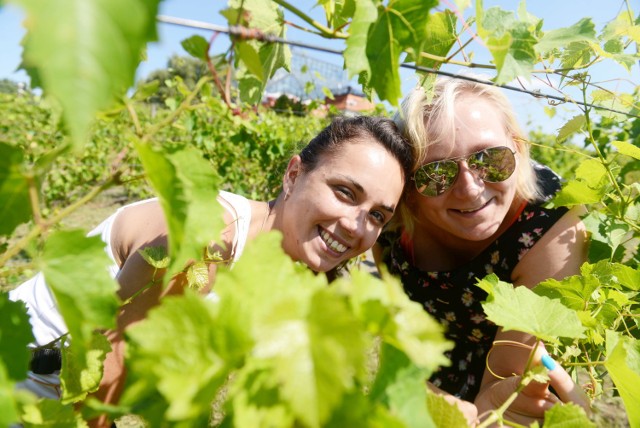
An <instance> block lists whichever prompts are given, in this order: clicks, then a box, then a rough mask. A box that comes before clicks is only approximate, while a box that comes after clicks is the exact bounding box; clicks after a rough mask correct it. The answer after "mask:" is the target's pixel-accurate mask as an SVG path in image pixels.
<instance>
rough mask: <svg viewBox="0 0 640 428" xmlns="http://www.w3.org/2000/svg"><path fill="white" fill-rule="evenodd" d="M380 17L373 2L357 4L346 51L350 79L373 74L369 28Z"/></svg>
mask: <svg viewBox="0 0 640 428" xmlns="http://www.w3.org/2000/svg"><path fill="white" fill-rule="evenodd" d="M377 17H378V9H377V8H376V5H375V3H374V1H373V0H361V1H358V2H357V3H356V10H355V13H354V15H353V19H352V21H351V24H350V25H349V38H348V39H347V42H346V45H347V47H346V49H345V50H344V62H345V66H346V68H347V70H348V71H349V77H353V76H355V75H357V74H361V73H362V72H365V73H367V74H371V67H370V66H369V60H368V59H367V53H366V52H367V50H366V46H367V35H368V34H369V28H370V27H371V25H372V24H373V23H374V22H375V21H376V19H377Z"/></svg>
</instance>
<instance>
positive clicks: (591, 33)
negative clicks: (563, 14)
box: [535, 18, 596, 53]
mask: <svg viewBox="0 0 640 428" xmlns="http://www.w3.org/2000/svg"><path fill="white" fill-rule="evenodd" d="M595 41H596V30H595V24H594V23H593V21H591V18H582V19H581V20H580V21H578V22H576V23H575V24H573V25H572V26H571V27H566V28H558V29H556V30H551V31H547V32H545V33H544V35H543V36H542V37H541V38H540V41H538V43H536V46H535V48H536V51H538V52H539V53H544V52H548V51H550V50H552V49H556V48H561V47H564V46H566V45H569V44H571V43H580V42H595Z"/></svg>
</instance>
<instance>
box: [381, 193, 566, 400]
mask: <svg viewBox="0 0 640 428" xmlns="http://www.w3.org/2000/svg"><path fill="white" fill-rule="evenodd" d="M566 212H567V209H566V208H556V209H547V208H543V207H542V206H540V205H538V204H529V205H527V206H525V208H524V209H523V211H522V212H521V213H520V215H519V216H518V218H517V219H516V221H515V222H514V223H513V224H512V225H511V227H510V228H509V229H507V230H506V231H505V232H504V233H503V234H502V235H501V236H500V237H499V238H498V239H497V240H496V241H494V242H493V243H492V244H491V245H490V246H489V247H488V248H487V249H486V250H485V251H483V252H482V253H481V254H480V255H479V256H478V257H476V258H475V259H473V260H471V261H470V262H469V263H467V264H465V265H464V266H461V267H459V268H457V269H455V270H452V271H441V272H425V271H422V270H420V269H418V268H416V267H415V266H413V265H412V263H411V257H410V256H409V255H408V254H407V253H406V252H405V250H404V249H403V246H402V244H401V239H400V236H401V233H400V232H385V233H383V234H382V235H381V236H380V238H379V240H378V244H380V245H381V247H382V248H383V261H384V263H385V264H386V265H387V267H388V269H389V271H390V272H391V273H392V274H395V275H399V277H400V278H401V280H402V284H403V286H404V290H405V292H406V293H407V294H408V296H409V297H410V298H411V300H413V301H416V302H419V303H420V304H422V306H423V307H424V309H425V310H426V311H427V312H428V313H429V314H431V315H432V316H433V317H435V318H436V320H438V321H439V322H440V323H442V324H443V326H444V327H445V329H446V333H445V335H446V337H447V338H448V339H449V340H451V341H453V342H454V343H455V347H454V349H453V350H452V351H450V352H449V353H448V354H447V356H448V357H449V359H450V360H451V365H450V366H449V367H442V368H440V370H439V371H437V372H436V373H434V375H433V376H432V377H431V379H430V380H431V382H432V383H433V384H434V385H435V386H437V387H439V388H441V389H443V390H445V391H447V392H449V393H451V394H453V395H456V396H458V397H460V398H462V399H464V400H468V401H473V400H474V398H475V396H476V395H477V394H478V390H479V388H480V382H481V381H482V376H483V373H484V369H485V359H486V355H487V352H488V351H489V349H490V348H491V344H492V343H493V339H494V337H495V334H496V331H497V327H496V325H495V324H493V323H492V322H491V321H489V320H487V319H486V318H485V314H484V311H483V309H482V306H481V303H482V302H483V301H484V300H485V299H486V297H487V294H486V293H485V292H484V291H483V290H482V289H480V288H478V287H476V286H475V283H476V281H477V280H478V279H481V278H483V277H484V276H486V275H488V274H490V273H495V274H496V275H497V276H498V277H499V278H500V279H501V280H503V281H507V282H511V273H512V271H513V269H514V267H515V266H516V265H517V264H518V262H519V261H520V259H521V258H522V257H523V256H524V255H525V254H526V253H527V252H528V251H529V250H530V249H531V248H532V247H533V246H534V245H535V243H536V242H538V240H539V239H540V238H541V237H542V236H543V235H544V234H545V232H547V231H548V230H549V229H550V228H551V227H552V226H553V225H554V224H555V223H556V222H557V221H558V219H559V218H560V217H562V216H563V215H564V214H565V213H566Z"/></svg>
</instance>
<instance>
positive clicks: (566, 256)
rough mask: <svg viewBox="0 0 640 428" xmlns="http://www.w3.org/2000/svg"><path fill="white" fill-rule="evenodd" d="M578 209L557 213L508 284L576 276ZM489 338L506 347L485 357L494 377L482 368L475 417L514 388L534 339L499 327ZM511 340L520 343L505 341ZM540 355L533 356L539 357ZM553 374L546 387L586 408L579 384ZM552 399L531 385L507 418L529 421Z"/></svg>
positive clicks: (582, 233)
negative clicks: (558, 217) (482, 374)
mask: <svg viewBox="0 0 640 428" xmlns="http://www.w3.org/2000/svg"><path fill="white" fill-rule="evenodd" d="M583 213H584V208H582V207H575V208H573V209H571V210H569V211H568V212H567V213H566V214H565V215H564V216H562V217H561V218H560V220H558V222H556V224H554V225H553V226H552V227H551V229H549V231H548V232H547V233H545V235H544V236H543V237H542V238H541V239H540V240H539V241H538V242H537V243H536V244H535V245H534V246H533V248H531V250H529V252H527V254H526V255H525V256H524V257H523V258H522V260H520V262H519V263H518V265H517V266H516V267H515V269H514V271H513V274H512V282H513V283H514V284H516V285H524V286H527V287H534V286H535V285H537V284H538V283H540V282H542V281H544V280H546V279H549V278H555V279H558V280H561V279H563V278H565V277H567V276H571V275H575V274H578V273H579V272H580V266H581V265H582V263H584V261H585V260H586V256H587V234H586V230H585V227H584V224H583V223H582V221H581V220H580V215H581V214H583ZM495 340H496V341H504V342H502V343H504V344H506V345H501V346H494V348H493V350H492V352H491V356H490V358H488V361H487V364H488V365H489V367H490V368H491V371H493V373H495V374H496V375H498V376H499V377H496V376H494V374H492V373H491V371H489V370H485V373H484V376H483V379H482V385H481V387H480V393H479V394H478V397H477V398H476V401H475V403H476V405H477V407H478V413H479V414H480V415H481V416H482V414H483V413H485V412H487V411H489V410H492V409H495V408H496V407H497V406H499V405H500V404H501V403H502V402H504V400H505V399H506V398H507V397H508V396H509V395H511V393H513V391H515V388H516V386H517V385H518V383H519V380H520V378H519V376H517V375H520V374H522V373H523V371H524V369H525V365H526V362H527V360H528V358H529V354H530V352H531V350H532V349H533V347H534V345H535V344H536V339H535V338H534V337H532V336H530V335H528V334H524V333H521V332H516V331H506V332H505V331H502V329H499V330H498V333H497V334H496V337H495ZM511 342H517V343H520V344H523V345H525V346H518V345H509V343H511ZM540 349H542V348H540ZM540 352H542V350H541V351H540ZM540 356H541V355H537V356H536V357H537V358H538V359H539V358H540ZM554 375H555V376H554V377H551V379H552V385H553V386H554V389H555V390H556V392H558V394H559V395H560V397H561V398H562V399H563V400H567V399H568V400H571V401H576V403H577V404H579V405H582V406H583V407H585V408H588V400H586V397H585V396H584V394H580V393H579V391H578V390H579V387H576V386H575V385H574V384H573V382H570V383H568V382H566V380H567V379H569V380H570V378H569V377H568V375H567V374H566V371H564V369H562V368H561V367H559V366H558V368H557V369H556V371H555V372H554ZM500 377H503V378H505V379H501V378H500ZM558 401H559V400H558V398H557V397H556V396H555V395H553V394H551V393H550V392H549V390H548V387H547V385H541V384H531V385H529V386H528V387H527V389H526V390H525V391H523V393H521V394H520V396H519V397H518V399H517V400H516V402H514V404H513V405H512V406H511V408H510V409H509V412H508V414H507V417H508V418H509V419H511V420H513V421H514V422H519V423H526V422H531V421H532V420H536V419H540V418H542V417H543V414H544V412H545V411H546V410H547V409H548V408H550V407H551V406H552V405H553V404H555V403H556V402H558Z"/></svg>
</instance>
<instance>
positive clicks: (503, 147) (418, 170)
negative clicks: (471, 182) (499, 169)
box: [411, 146, 517, 198]
mask: <svg viewBox="0 0 640 428" xmlns="http://www.w3.org/2000/svg"><path fill="white" fill-rule="evenodd" d="M493 149H505V152H506V151H509V152H510V153H511V156H513V169H512V170H511V172H510V173H509V175H507V176H506V177H505V178H504V179H502V180H495V181H493V180H487V179H486V178H484V177H480V178H481V179H482V181H484V182H485V183H502V182H503V181H506V180H508V179H509V178H510V177H511V176H512V175H513V173H514V172H515V170H516V166H517V156H516V153H517V152H516V151H515V150H513V149H512V148H511V147H507V146H495V147H487V148H484V149H482V150H478V151H477V152H473V153H470V154H468V155H465V156H458V157H455V158H448V159H441V160H437V161H433V162H429V163H426V164H424V165H422V166H421V167H420V168H418V169H417V170H416V171H415V172H414V173H413V176H412V177H411V181H413V182H414V185H415V187H416V190H417V191H418V193H420V194H421V195H422V196H424V197H427V198H435V197H437V196H440V195H444V194H445V193H447V192H448V191H449V190H450V189H451V188H452V187H453V185H454V184H455V183H456V181H457V180H458V176H459V175H460V164H459V163H460V162H461V161H465V163H466V164H467V165H468V164H469V159H471V158H472V157H473V156H476V155H478V154H479V153H482V152H485V151H487V150H493ZM439 162H454V163H455V164H456V167H457V171H456V175H455V176H454V177H453V180H452V181H451V183H450V184H449V185H448V186H447V187H445V188H444V189H443V190H442V191H441V192H440V193H437V194H435V195H429V194H425V193H423V192H421V191H420V189H419V187H418V181H417V180H416V174H418V173H419V172H420V171H422V172H423V173H424V175H426V176H427V178H428V179H430V180H431V181H435V180H433V179H431V178H430V177H429V175H428V174H427V173H426V172H425V171H424V167H425V166H427V165H431V164H435V163H439ZM470 170H471V171H472V172H473V174H474V175H475V176H476V177H478V175H477V173H476V172H475V170H474V169H470ZM421 187H425V188H426V187H427V186H426V185H423V186H421Z"/></svg>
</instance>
